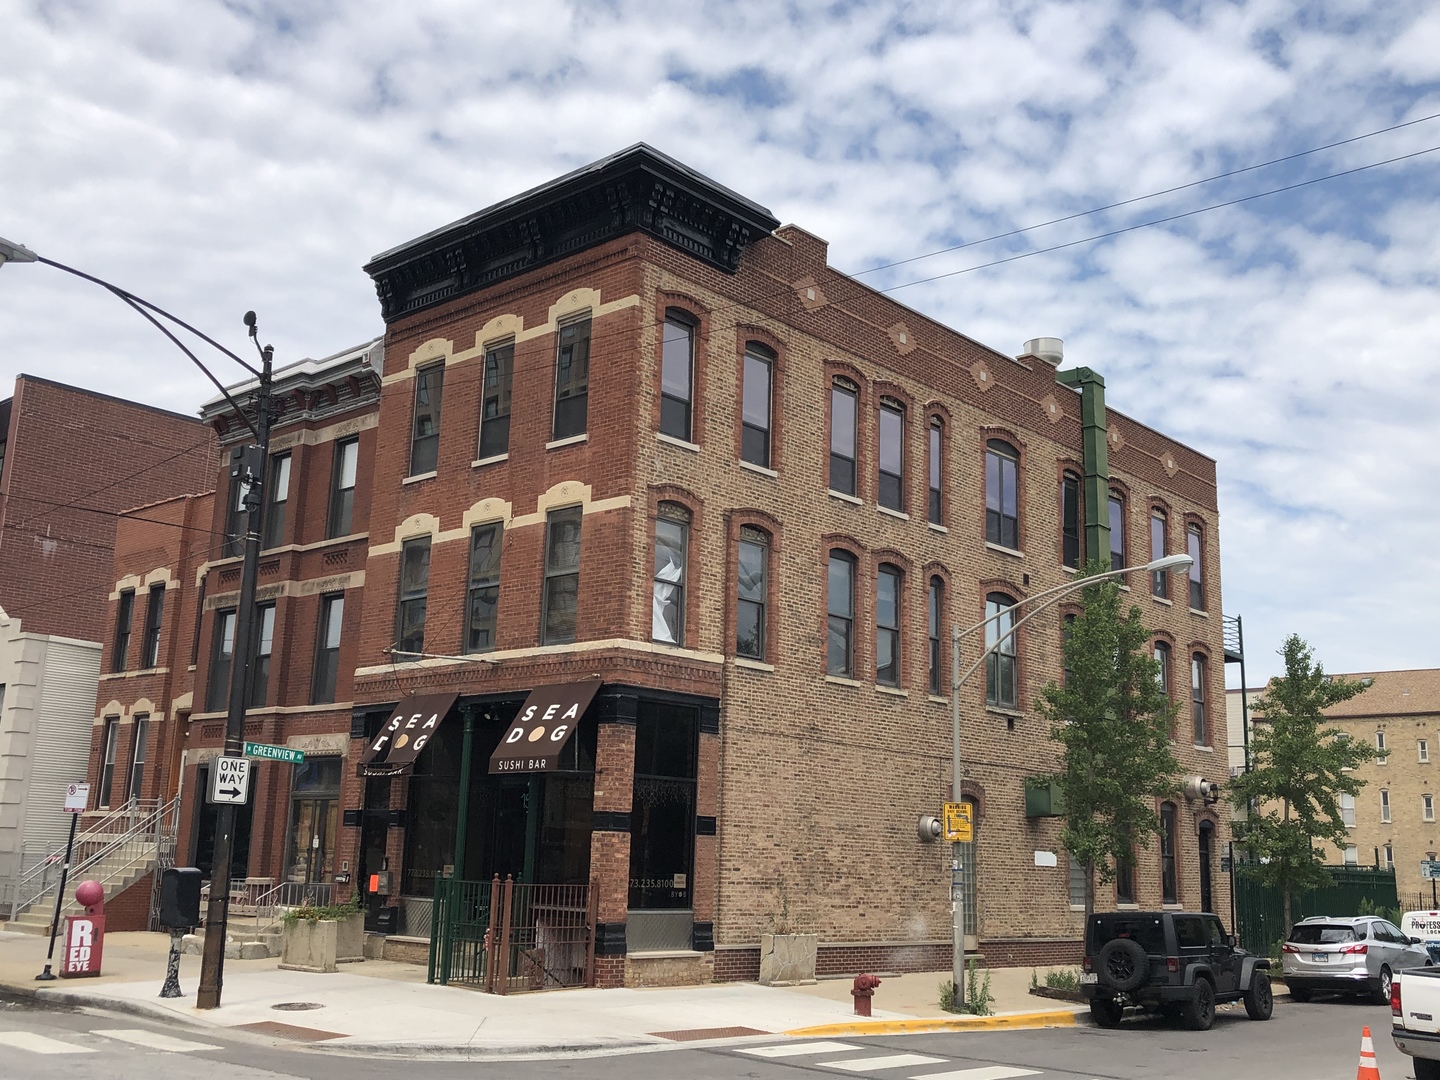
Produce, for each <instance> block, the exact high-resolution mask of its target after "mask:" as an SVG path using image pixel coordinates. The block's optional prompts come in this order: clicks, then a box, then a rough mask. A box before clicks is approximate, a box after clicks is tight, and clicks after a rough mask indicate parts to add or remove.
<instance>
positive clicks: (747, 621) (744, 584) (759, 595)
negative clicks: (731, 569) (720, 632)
mask: <svg viewBox="0 0 1440 1080" xmlns="http://www.w3.org/2000/svg"><path fill="white" fill-rule="evenodd" d="M769 556H770V548H769V544H768V543H767V538H766V536H765V534H764V533H762V532H761V531H760V530H759V529H751V528H748V527H742V528H741V530H740V547H739V549H738V551H737V553H736V557H735V562H736V601H735V651H736V652H737V653H738V654H739V655H741V656H748V657H750V658H751V659H752V660H763V659H765V607H766V602H767V593H766V588H767V587H768V581H767V573H768V569H769V567H768V563H769Z"/></svg>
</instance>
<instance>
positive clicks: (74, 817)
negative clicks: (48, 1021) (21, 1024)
mask: <svg viewBox="0 0 1440 1080" xmlns="http://www.w3.org/2000/svg"><path fill="white" fill-rule="evenodd" d="M79 823H80V815H79V814H78V813H76V812H75V811H73V810H72V811H70V839H69V840H66V841H65V862H64V864H63V865H62V866H61V867H60V888H58V889H56V890H55V918H54V919H52V920H51V922H50V951H49V952H47V953H46V954H45V970H44V971H42V972H41V973H40V974H39V975H36V976H35V981H36V982H51V981H53V980H54V978H55V973H54V972H53V971H51V970H50V965H51V963H52V962H53V961H54V959H55V935H56V934H58V933H59V932H60V907H61V905H63V904H64V903H65V881H66V879H67V878H69V877H70V855H71V853H72V852H74V850H75V826H76V825H78V824H79ZM1431 884H1432V885H1433V884H1434V882H1433V881H1432V882H1431Z"/></svg>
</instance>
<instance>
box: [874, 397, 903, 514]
mask: <svg viewBox="0 0 1440 1080" xmlns="http://www.w3.org/2000/svg"><path fill="white" fill-rule="evenodd" d="M880 505H881V506H883V507H885V508H886V509H887V510H898V511H900V512H902V513H903V512H904V510H905V410H904V409H903V408H901V407H900V406H899V405H898V404H896V403H895V402H893V401H882V402H881V403H880Z"/></svg>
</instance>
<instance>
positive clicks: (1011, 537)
mask: <svg viewBox="0 0 1440 1080" xmlns="http://www.w3.org/2000/svg"><path fill="white" fill-rule="evenodd" d="M1019 485H1020V452H1019V451H1018V450H1016V449H1015V447H1013V446H1011V445H1010V444H1009V443H1008V442H1005V441H1004V440H1002V439H991V440H990V441H989V442H987V443H986V444H985V539H986V540H988V541H989V542H990V543H992V544H999V545H1000V546H1001V547H1006V548H1010V549H1012V550H1015V551H1018V550H1019V549H1020V492H1019Z"/></svg>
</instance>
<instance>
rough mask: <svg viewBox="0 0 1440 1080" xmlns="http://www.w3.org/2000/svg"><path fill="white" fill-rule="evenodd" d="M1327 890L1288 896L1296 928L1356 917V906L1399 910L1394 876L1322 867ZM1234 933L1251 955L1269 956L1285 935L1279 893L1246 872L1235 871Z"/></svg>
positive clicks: (1375, 871) (1238, 867) (1392, 873)
mask: <svg viewBox="0 0 1440 1080" xmlns="http://www.w3.org/2000/svg"><path fill="white" fill-rule="evenodd" d="M1326 869H1327V870H1329V871H1330V878H1331V884H1329V885H1327V886H1325V887H1324V888H1320V889H1311V890H1309V891H1306V892H1295V893H1292V894H1291V896H1290V917H1291V919H1293V920H1294V921H1295V922H1299V921H1300V920H1301V919H1304V918H1307V917H1309V916H1311V915H1333V916H1337V917H1339V916H1344V915H1359V914H1360V913H1361V912H1360V905H1361V904H1364V903H1367V902H1368V904H1369V905H1370V910H1376V911H1378V910H1381V909H1384V910H1393V909H1398V908H1399V906H1400V901H1399V898H1398V896H1397V894H1396V892H1395V871H1394V870H1364V869H1359V868H1357V867H1348V866H1346V867H1341V866H1331V867H1326ZM1234 880H1235V932H1236V934H1237V935H1238V936H1239V939H1240V944H1241V945H1242V946H1244V947H1245V948H1246V949H1249V950H1250V951H1251V952H1253V953H1258V954H1259V955H1261V956H1268V955H1270V953H1271V952H1272V951H1273V950H1274V948H1275V946H1276V943H1277V942H1279V941H1281V940H1282V939H1283V938H1284V937H1285V934H1286V932H1287V931H1288V930H1289V929H1290V928H1289V927H1288V926H1286V925H1285V899H1284V895H1283V894H1282V893H1281V891H1280V890H1279V889H1278V888H1274V887H1271V886H1268V885H1262V884H1261V883H1260V882H1259V881H1257V880H1256V879H1255V878H1254V877H1253V876H1251V874H1250V873H1248V872H1247V871H1246V869H1245V867H1244V866H1243V865H1242V866H1237V867H1236V868H1235V879H1234Z"/></svg>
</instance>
